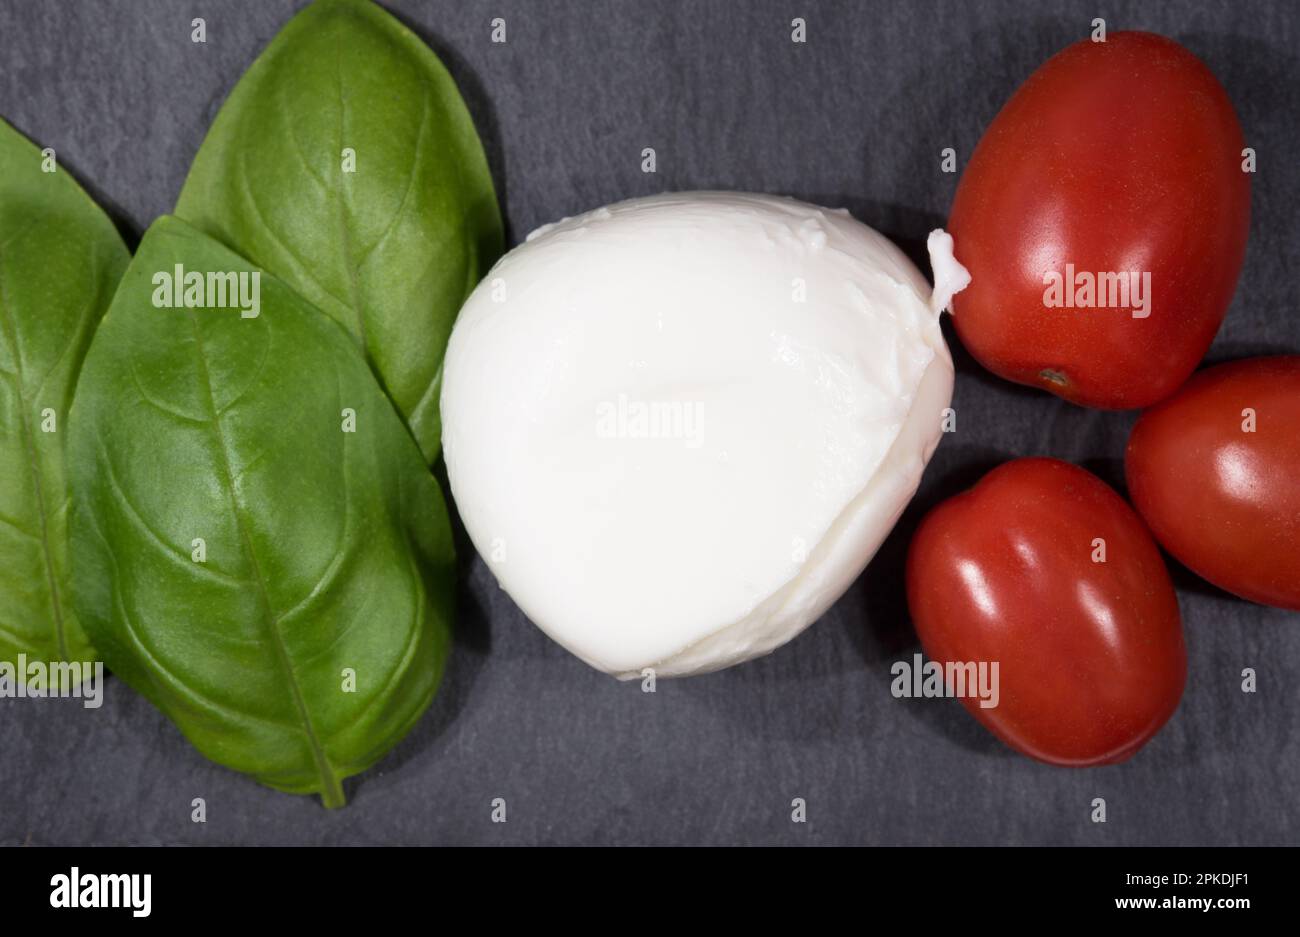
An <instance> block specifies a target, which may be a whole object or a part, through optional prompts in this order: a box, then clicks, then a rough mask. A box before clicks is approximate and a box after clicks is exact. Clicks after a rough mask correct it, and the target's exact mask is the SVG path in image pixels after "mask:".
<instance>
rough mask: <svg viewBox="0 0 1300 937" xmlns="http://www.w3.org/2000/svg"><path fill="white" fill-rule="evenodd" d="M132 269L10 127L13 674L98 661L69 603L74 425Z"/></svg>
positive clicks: (106, 231) (5, 300)
mask: <svg viewBox="0 0 1300 937" xmlns="http://www.w3.org/2000/svg"><path fill="white" fill-rule="evenodd" d="M50 168H53V169H54V170H55V171H53V172H46V171H45V170H46V169H50ZM128 260H130V255H129V254H128V252H127V249H126V245H125V244H123V243H122V238H121V236H120V235H119V234H118V233H117V229H116V228H114V227H113V223H112V222H111V221H110V220H109V219H108V216H106V215H105V214H104V213H103V211H101V210H100V208H99V206H97V205H96V204H95V203H94V202H93V201H91V199H90V197H89V196H88V195H86V193H85V192H83V191H82V190H81V187H80V186H78V185H77V183H76V182H74V181H73V180H72V179H71V178H70V177H69V176H68V174H67V172H65V171H64V170H63V169H62V168H61V167H57V166H56V164H55V163H54V162H53V161H52V160H47V159H46V158H45V157H44V156H43V155H42V153H41V151H40V150H38V149H37V148H36V147H35V146H34V145H32V144H31V143H30V142H29V141H28V140H26V139H25V138H24V137H23V136H22V135H21V134H19V133H18V131H16V130H14V129H13V128H12V127H10V126H9V125H8V124H7V123H5V122H4V121H0V660H2V661H6V662H9V663H11V664H14V665H15V667H16V666H17V664H16V662H17V658H18V655H19V654H24V655H26V656H27V657H28V658H29V659H32V660H40V661H43V662H54V661H59V660H67V661H89V660H92V659H93V654H94V652H93V651H92V650H91V648H90V645H89V643H88V642H87V640H86V636H85V633H84V632H83V630H82V628H81V625H80V623H79V622H78V620H77V616H76V614H75V613H74V612H73V610H72V608H71V603H70V601H69V595H68V544H67V523H68V506H69V502H68V486H67V481H66V477H65V476H66V470H65V463H64V439H65V435H66V434H65V432H64V424H65V422H66V419H67V415H68V408H69V407H70V406H71V404H72V394H73V388H74V386H75V385H76V380H77V372H78V371H79V370H80V368H81V362H82V359H83V358H84V357H85V355H86V349H87V347H89V345H90V339H91V336H92V335H94V332H95V326H96V325H97V324H98V323H99V320H100V318H101V317H102V316H103V314H104V310H105V309H107V308H108V303H109V300H110V299H111V298H112V296H113V289H114V287H116V286H117V282H118V280H119V279H120V278H121V276H122V271H123V270H125V269H126V265H127V261H128ZM19 669H20V670H21V668H19ZM17 676H18V679H19V680H22V679H23V676H24V674H23V673H21V672H19V673H18V675H17Z"/></svg>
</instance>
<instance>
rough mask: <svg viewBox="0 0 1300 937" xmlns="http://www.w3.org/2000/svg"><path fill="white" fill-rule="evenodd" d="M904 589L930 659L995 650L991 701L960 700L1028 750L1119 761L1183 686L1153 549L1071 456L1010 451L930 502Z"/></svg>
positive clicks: (1171, 597) (1178, 637)
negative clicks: (972, 480)
mask: <svg viewBox="0 0 1300 937" xmlns="http://www.w3.org/2000/svg"><path fill="white" fill-rule="evenodd" d="M1097 538H1101V539H1102V540H1104V541H1105V562H1094V560H1093V558H1094V555H1096V554H1095V551H1096V549H1097V547H1096V546H1095V544H1094V541H1095V540H1096V539H1097ZM907 598H908V606H909V608H910V609H911V613H912V620H913V622H914V623H915V625H916V630H917V633H918V634H919V635H920V638H921V644H922V647H923V648H924V650H925V654H926V656H927V657H928V658H929V659H930V660H933V661H938V662H952V661H974V662H978V661H987V662H990V663H991V662H993V661H997V662H998V666H999V682H1000V700H999V702H998V705H997V706H996V707H994V708H990V709H984V708H981V707H980V705H979V701H978V700H977V699H970V698H967V699H963V700H962V703H963V704H964V705H965V706H966V708H967V709H968V710H970V712H971V713H972V714H973V715H974V716H975V718H976V719H978V720H979V721H980V722H981V723H983V724H984V726H985V727H986V728H987V729H989V730H990V731H991V732H992V733H993V734H994V735H996V736H997V737H998V738H1000V739H1001V740H1002V741H1003V742H1005V743H1006V744H1007V745H1009V746H1011V747H1012V748H1014V749H1015V750H1016V751H1018V752H1021V753H1023V754H1025V755H1029V756H1030V757H1031V758H1037V759H1038V760H1040V761H1045V762H1048V763H1050V764H1056V765H1074V766H1084V765H1100V764H1113V763H1115V762H1119V761H1124V760H1125V759H1127V758H1128V757H1129V756H1131V755H1132V754H1133V753H1134V752H1136V751H1137V750H1138V749H1139V748H1141V747H1142V746H1143V745H1144V744H1146V742H1147V741H1148V740H1149V739H1150V738H1151V737H1152V736H1153V735H1155V734H1156V732H1157V731H1158V730H1159V729H1160V727H1161V726H1163V725H1164V724H1165V722H1166V721H1167V720H1168V719H1169V717H1170V716H1171V715H1173V712H1174V710H1175V709H1176V708H1177V707H1178V701H1179V700H1180V699H1181V698H1182V694H1183V684H1184V681H1185V679H1186V675H1187V652H1186V649H1185V647H1184V645H1183V629H1182V620H1181V618H1180V616H1179V613H1178V599H1177V597H1176V596H1175V594H1174V589H1173V585H1172V584H1171V583H1170V580H1169V574H1168V571H1167V570H1166V569H1165V565H1164V560H1163V559H1162V558H1161V556H1160V551H1159V549H1157V547H1156V545H1155V542H1154V541H1153V540H1152V539H1151V535H1150V534H1149V533H1148V532H1147V530H1146V528H1145V527H1144V526H1143V525H1142V521H1141V519H1140V518H1139V517H1138V516H1137V515H1136V514H1135V513H1134V512H1133V509H1132V508H1130V507H1129V506H1128V504H1127V503H1125V502H1124V500H1123V499H1122V498H1120V496H1119V495H1117V494H1116V493H1115V492H1114V491H1113V490H1112V489H1111V488H1110V487H1109V486H1107V485H1106V483H1105V482H1103V481H1102V480H1101V479H1099V478H1097V477H1096V476H1095V475H1092V474H1091V473H1089V472H1087V471H1085V470H1084V469H1081V468H1078V467H1077V466H1074V465H1071V464H1069V463H1068V462H1061V461H1059V460H1056V459H1038V458H1035V459H1016V460H1014V461H1012V462H1007V463H1006V464H1004V465H1002V466H999V467H998V468H996V469H994V470H993V471H992V472H990V473H989V474H988V475H986V476H984V478H983V479H982V480H981V481H980V482H979V484H977V485H976V486H975V487H974V488H972V489H970V490H969V491H967V492H965V493H963V494H960V495H957V496H956V497H953V498H950V499H948V500H947V501H945V502H943V503H942V504H940V505H939V506H938V507H936V508H935V509H934V510H932V511H931V512H930V513H929V514H928V515H927V516H926V517H925V519H924V520H923V521H922V522H921V526H920V528H919V529H918V530H917V533H916V536H915V537H914V538H913V540H912V544H911V548H910V551H909V554H908V560H907Z"/></svg>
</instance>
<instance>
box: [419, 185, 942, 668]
mask: <svg viewBox="0 0 1300 937" xmlns="http://www.w3.org/2000/svg"><path fill="white" fill-rule="evenodd" d="M930 292H931V291H930V287H929V284H928V283H927V282H926V280H925V278H924V277H923V276H922V275H921V273H920V272H919V271H918V270H917V269H916V267H915V266H914V265H913V264H912V263H911V262H910V261H909V260H908V259H907V258H906V257H905V256H904V255H903V253H902V252H901V251H899V250H898V248H896V247H895V246H894V245H893V244H892V243H890V242H889V241H888V240H887V239H886V238H884V237H883V236H881V235H880V234H878V233H876V232H875V231H873V230H871V229H870V228H868V227H866V226H865V225H863V224H860V223H859V222H857V221H855V220H853V219H852V218H851V217H849V215H848V213H847V212H844V211H831V210H828V209H822V208H817V207H815V206H813V205H808V204H805V203H802V202H797V201H793V200H790V199H784V198H775V197H770V196H761V195H746V194H740V193H722V192H705V193H683V194H677V195H662V196H655V197H652V198H641V199H633V200H631V201H627V202H621V203H619V204H617V205H611V206H609V207H607V208H601V209H597V210H596V211H593V212H589V213H587V214H585V215H582V216H580V217H577V218H567V219H565V220H563V221H561V222H559V223H558V224H553V225H547V226H545V227H543V228H541V229H539V230H538V231H535V232H534V233H533V234H532V235H530V236H529V238H528V240H527V242H526V243H525V244H522V245H520V246H519V247H516V248H515V249H514V250H512V251H511V252H510V253H509V254H507V255H506V256H505V257H504V258H502V259H501V261H500V262H498V263H497V265H496V266H495V267H494V268H493V269H492V271H491V272H490V273H489V274H488V276H487V277H486V278H485V280H484V281H483V283H481V284H480V285H479V287H478V289H476V290H475V291H474V293H473V295H471V296H470V298H469V300H468V302H467V303H466V304H465V307H464V309H463V310H462V311H461V313H460V318H459V319H458V320H457V322H456V326H455V329H454V331H453V333H452V337H451V342H450V345H449V347H448V349H447V357H446V363H445V367H444V374H443V391H442V419H443V448H444V451H445V454H446V460H447V470H448V474H449V476H450V480H451V488H452V493H453V495H454V497H455V500H456V504H457V507H458V509H459V511H460V516H461V518H462V520H463V521H464V524H465V527H466V529H467V530H468V532H469V535H470V537H471V539H472V540H473V542H474V545H475V547H476V548H477V549H478V551H479V553H480V554H481V555H482V557H483V558H484V559H485V560H486V562H487V563H488V565H489V567H490V568H491V570H492V571H493V573H494V574H495V575H496V577H497V580H498V582H499V583H500V585H501V587H502V588H503V589H504V590H505V591H506V592H507V593H509V594H510V596H511V597H512V598H513V599H514V600H515V602H516V603H517V604H518V605H519V607H520V608H521V609H523V611H524V613H525V614H527V615H528V617H529V618H531V619H532V620H533V621H534V622H535V623H536V624H537V625H538V626H540V627H541V628H542V629H543V630H544V631H546V633H547V634H549V635H550V636H551V637H552V638H554V639H555V640H556V641H558V642H559V643H560V644H562V645H564V647H566V648H568V649H569V650H570V651H572V652H573V653H574V654H576V655H577V656H578V657H580V658H582V659H583V660H585V661H586V662H587V663H589V664H591V665H592V666H593V667H597V668H599V669H601V670H603V671H606V672H608V673H612V674H616V675H618V676H620V677H624V678H629V677H635V676H638V675H639V674H640V673H641V672H642V671H643V670H644V669H646V668H650V669H653V670H654V671H655V672H656V673H657V674H658V675H660V676H671V675H676V674H688V673H698V672H703V671H708V670H715V669H717V668H720V667H725V666H728V665H730V664H734V663H737V662H739V661H743V660H747V659H749V658H753V657H757V656H759V655H761V654H766V653H767V652H769V651H771V650H772V649H773V648H776V647H778V646H780V645H781V644H784V643H785V642H787V641H789V640H790V639H791V638H793V637H794V636H795V635H797V634H798V633H799V632H800V631H802V630H803V629H804V628H806V627H807V626H808V625H809V624H810V623H811V622H813V621H814V620H815V619H816V618H818V617H819V616H820V615H821V614H822V613H823V612H824V611H826V609H827V608H828V607H830V605H831V604H832V603H833V602H834V601H835V600H836V599H837V598H838V597H839V596H840V595H841V594H843V592H844V591H845V590H846V589H847V588H848V587H849V586H850V585H851V584H852V583H853V581H854V579H856V578H857V576H858V574H859V573H861V571H862V569H863V568H864V567H865V566H866V564H867V562H868V561H869V560H870V559H871V557H872V555H873V554H874V553H875V552H876V549H877V548H878V547H879V546H880V544H881V542H882V541H883V540H884V539H885V537H886V535H887V534H888V533H889V531H890V528H891V527H893V525H894V523H895V521H897V519H898V516H899V515H900V514H901V513H902V511H903V508H904V507H905V506H906V505H907V503H908V501H909V500H910V498H911V497H912V495H913V494H914V493H915V491H916V487H917V484H918V482H919V480H920V477H921V472H922V469H923V468H924V467H925V464H926V462H927V461H928V460H929V458H930V454H931V452H933V450H934V447H935V445H936V444H937V443H938V441H939V437H940V434H941V429H942V423H943V411H944V408H946V407H947V406H948V405H949V402H950V399H951V396H952V381H953V373H952V361H951V359H950V357H949V355H948V350H947V347H946V346H945V345H944V342H943V338H942V335H941V334H940V329H939V322H938V313H937V312H936V311H932V310H931V309H930V306H929V301H930ZM864 627H865V623H864Z"/></svg>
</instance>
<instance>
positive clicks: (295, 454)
mask: <svg viewBox="0 0 1300 937" xmlns="http://www.w3.org/2000/svg"><path fill="white" fill-rule="evenodd" d="M177 265H180V267H181V269H180V270H179V271H178V270H177ZM254 270H255V268H254V267H253V266H252V265H251V264H249V263H248V262H247V261H245V260H244V259H242V258H240V257H239V256H237V255H236V254H234V253H233V252H231V251H230V250H228V249H227V248H225V247H223V246H222V245H220V244H218V243H217V242H216V241H213V240H211V239H210V238H207V237H206V236H204V235H203V234H201V233H200V232H198V231H196V230H195V229H193V228H191V227H190V226H188V225H186V224H184V223H183V222H180V221H178V220H176V219H173V218H162V219H160V220H159V221H157V222H155V223H154V225H153V226H152V227H150V229H149V230H148V232H146V234H145V237H144V240H143V242H142V243H141V244H140V248H139V250H138V251H137V253H136V256H135V259H134V260H133V261H132V262H131V266H130V267H129V268H128V269H127V272H126V274H125V276H124V277H123V279H122V284H121V286H120V287H119V289H118V292H117V295H116V297H115V298H114V300H113V303H112V305H111V306H110V308H109V311H108V313H107V314H106V315H105V317H104V321H103V323H102V324H101V326H100V329H99V332H98V334H97V335H96V336H95V340H94V342H93V344H92V345H91V348H90V352H89V354H88V355H87V357H86V364H85V368H84V369H83V372H82V377H81V382H80V384H79V385H78V388H77V394H76V400H75V402H74V404H73V408H72V418H71V433H70V441H69V446H70V449H69V461H70V469H71V476H72V482H73V491H74V492H75V494H76V510H75V512H74V515H73V523H72V544H73V550H74V553H73V555H74V557H75V558H76V573H77V574H76V578H75V600H76V603H77V607H78V609H79V611H80V612H81V615H82V620H83V622H84V624H85V626H86V630H87V631H88V632H89V633H90V635H91V637H92V638H93V639H94V641H95V644H96V646H97V647H98V648H99V650H100V652H101V653H102V655H103V657H104V660H105V661H106V663H107V664H108V665H109V666H110V667H111V668H112V669H113V671H114V672H115V673H116V674H117V675H118V676H120V677H122V678H123V679H124V680H126V682H127V683H129V684H130V685H131V686H133V687H135V688H136V689H137V690H139V691H140V692H141V693H143V694H144V695H145V696H146V697H148V698H149V699H150V700H151V701H152V702H153V703H154V704H156V705H157V706H158V707H159V708H160V709H162V711H163V712H164V713H166V714H167V715H168V716H169V717H170V718H171V719H172V721H174V722H175V723H176V725H177V726H179V727H180V729H181V731H182V732H183V733H184V734H185V735H186V736H187V737H188V738H189V740H190V741H191V742H193V743H194V745H195V746H196V747H197V748H198V749H199V750H200V751H201V752H203V753H204V754H205V755H207V756H208V757H209V758H211V759H213V760H214V761H217V762H220V763H221V764H223V765H227V766H229V767H232V768H235V769H236V770H239V771H243V772H247V773H248V774H251V775H253V776H254V777H256V778H257V780H259V781H261V782H262V783H264V784H267V785H270V786H271V787H274V788H277V789H279V790H283V791H289V792H293V793H309V792H319V793H321V795H322V796H323V798H324V801H325V804H326V805H327V806H340V805H342V803H343V802H344V798H343V790H342V785H341V783H340V782H341V780H342V779H343V778H345V777H348V776H350V775H353V774H356V773H358V772H360V771H363V770H365V769H366V768H367V767H369V766H370V765H371V764H373V763H374V762H375V761H377V760H378V759H379V758H380V757H381V756H382V755H383V754H384V753H385V752H387V751H388V750H389V749H390V748H392V746H393V745H395V744H396V743H397V741H398V740H399V739H400V738H401V737H402V736H403V735H404V734H405V733H406V732H407V730H409V729H410V728H411V726H412V725H413V724H414V723H415V721H416V720H417V719H418V718H419V716H420V715H421V713H423V712H424V710H425V708H426V707H427V706H428V705H429V702H430V700H431V699H432V697H433V694H434V691H435V689H436V688H437V685H438V682H439V680H440V678H441V675H442V670H443V664H444V661H445V659H446V656H447V652H448V648H449V640H450V621H451V614H452V609H451V604H452V586H453V565H454V563H453V549H452V540H451V531H450V524H449V521H448V515H447V509H446V506H445V505H444V503H443V501H442V495H441V492H440V490H439V488H438V485H437V482H436V481H435V480H434V478H433V476H432V475H431V474H430V472H429V470H428V468H427V467H426V466H425V464H424V460H423V459H422V458H421V455H420V452H419V450H418V449H417V448H416V446H415V444H414V443H413V442H412V440H411V438H410V435H409V434H408V433H407V432H406V429H405V427H403V425H402V422H401V420H400V419H399V418H398V416H397V414H396V413H395V412H394V411H393V409H392V404H391V403H390V402H389V401H388V399H387V398H386V397H385V396H384V394H383V392H382V391H381V390H380V388H379V386H378V384H377V383H376V382H375V379H374V377H373V376H372V375H371V374H370V372H369V370H368V369H367V368H366V366H365V362H364V361H363V360H362V358H361V356H360V355H358V354H357V352H356V348H355V347H354V346H353V344H352V343H351V342H350V340H349V339H348V337H347V334H346V333H345V332H344V331H343V330H342V329H340V328H339V327H338V326H337V325H336V324H335V323H334V322H332V321H330V320H329V319H328V318H326V317H325V316H322V315H321V314H320V312H319V311H318V310H316V309H314V308H312V307H311V306H310V305H309V304H308V303H307V302H306V301H304V300H303V299H302V298H301V297H299V296H298V295H297V293H295V292H294V291H293V290H292V289H290V288H289V287H287V286H286V285H285V284H283V283H281V282H279V281H278V280H276V279H275V278H273V277H271V276H270V275H269V274H265V273H263V274H261V277H260V287H259V289H258V293H259V303H258V305H259V314H258V315H257V316H256V318H244V317H243V316H242V315H241V312H240V310H239V309H237V308H156V303H159V302H163V303H166V302H169V301H172V299H174V298H176V297H175V296H174V294H173V292H172V290H171V289H170V288H169V287H168V285H166V283H165V281H164V280H163V279H162V275H163V274H171V275H172V276H173V277H175V278H176V280H175V282H181V283H186V284H188V283H189V281H190V279H191V277H192V276H194V275H198V276H199V277H200V279H202V280H207V282H208V285H207V287H206V289H207V293H206V294H204V295H200V294H199V293H197V292H196V293H195V294H194V296H193V298H187V297H185V296H181V297H179V298H180V299H181V300H183V301H186V302H189V303H191V304H192V303H193V302H194V301H196V300H197V301H200V302H203V301H206V302H207V303H209V306H210V305H211V303H212V302H213V295H214V293H215V290H214V288H213V286H212V282H213V280H215V279H216V278H215V277H209V276H208V275H209V274H230V273H239V272H244V273H252V272H253V271H254ZM182 273H183V274H184V275H183V276H178V274H182ZM247 282H248V285H249V292H250V293H251V283H252V281H251V280H249V281H247ZM227 289H228V291H229V292H228V294H227V300H226V301H227V302H230V301H231V299H230V297H232V296H233V295H234V292H235V290H234V285H233V283H232V285H230V286H229V287H227ZM241 296H242V294H241ZM218 301H219V300H218ZM345 411H347V412H345ZM349 412H355V431H354V432H348V431H346V430H347V429H348V424H347V416H348V413H349ZM349 674H354V675H355V688H354V689H355V691H354V692H348V675H349Z"/></svg>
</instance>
